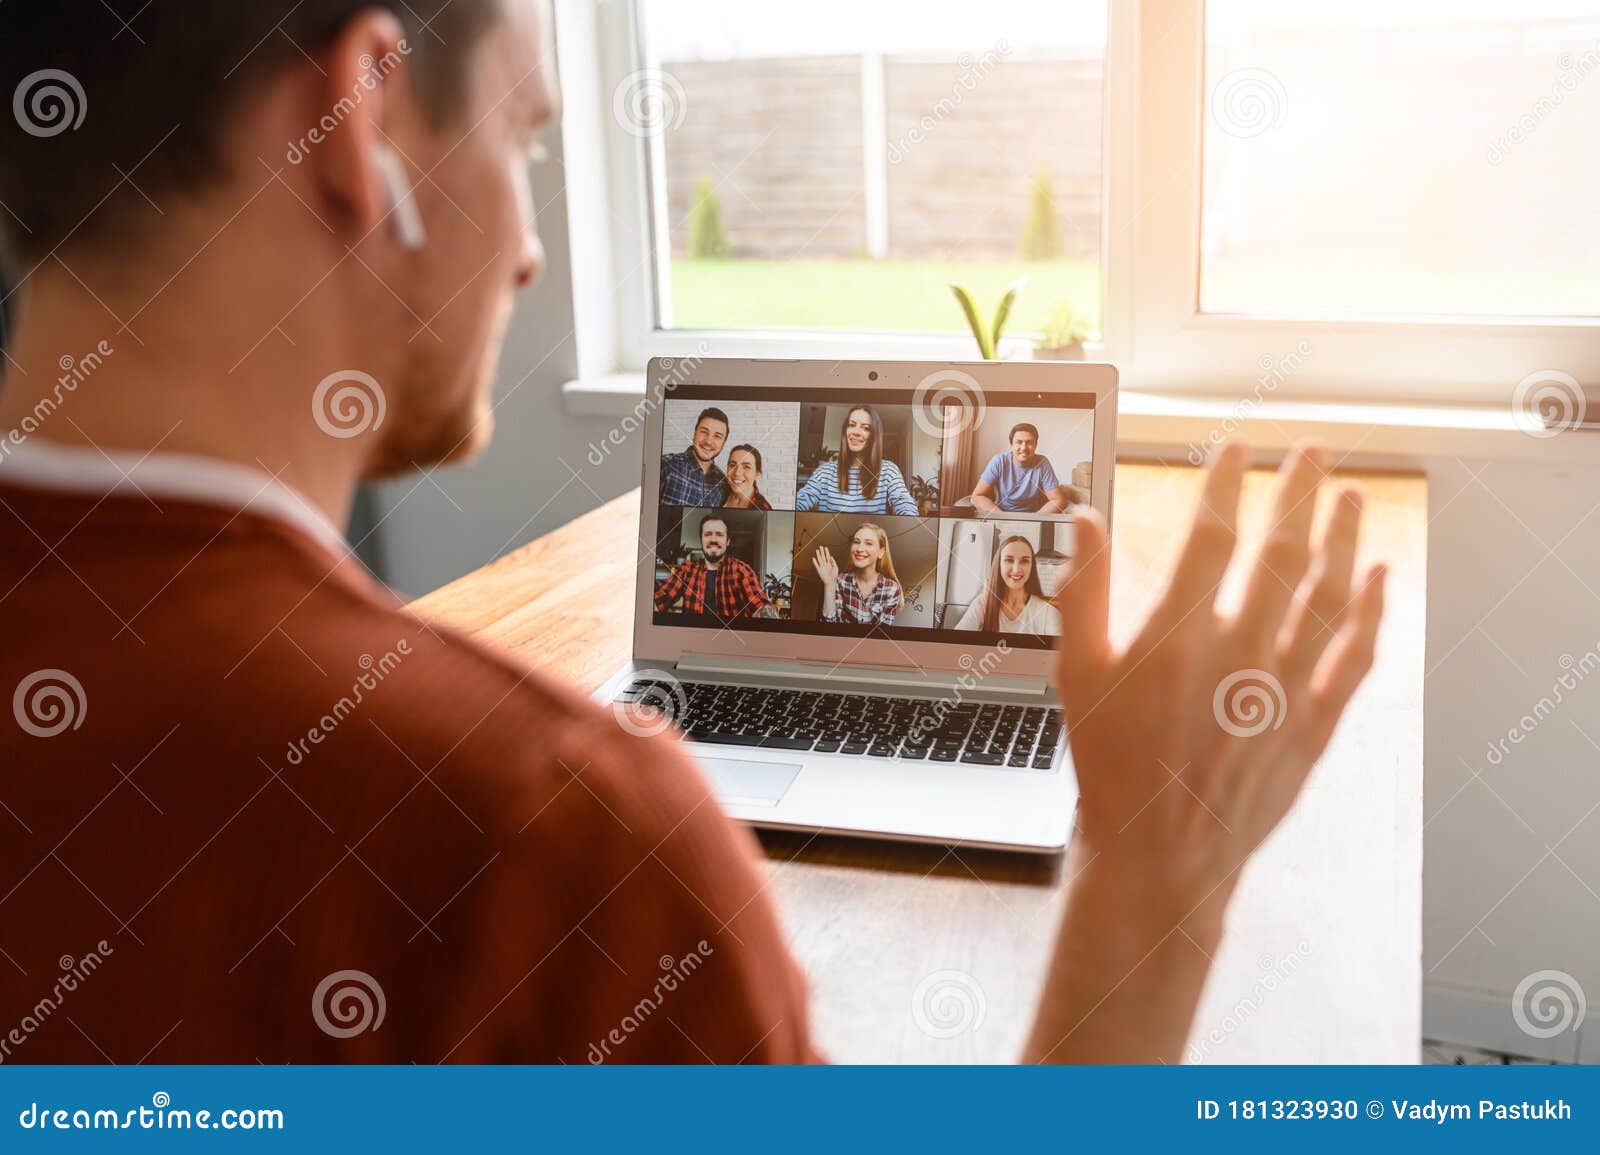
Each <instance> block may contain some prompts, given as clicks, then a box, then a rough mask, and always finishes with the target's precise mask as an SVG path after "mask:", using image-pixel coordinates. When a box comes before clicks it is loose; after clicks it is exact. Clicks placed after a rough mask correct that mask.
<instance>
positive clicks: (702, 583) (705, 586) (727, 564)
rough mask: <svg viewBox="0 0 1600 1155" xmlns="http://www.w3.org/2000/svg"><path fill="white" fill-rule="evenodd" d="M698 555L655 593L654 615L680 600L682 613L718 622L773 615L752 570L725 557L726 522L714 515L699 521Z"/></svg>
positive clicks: (726, 549) (734, 559)
mask: <svg viewBox="0 0 1600 1155" xmlns="http://www.w3.org/2000/svg"><path fill="white" fill-rule="evenodd" d="M700 552H701V553H702V554H703V555H704V556H703V558H690V559H689V560H688V561H686V562H684V563H683V564H682V565H680V566H679V567H678V568H677V569H675V570H673V571H672V576H671V577H669V578H668V579H667V580H666V581H664V582H662V583H661V588H660V589H658V590H656V597H655V605H656V610H657V611H658V612H666V611H668V610H671V609H672V608H673V603H674V602H679V601H681V602H682V609H683V612H684V613H690V614H710V615H712V616H713V617H716V618H719V619H721V620H722V621H731V620H732V619H734V618H745V617H759V618H770V617H776V616H777V611H776V610H774V609H773V608H772V603H771V602H770V601H768V600H767V595H766V592H765V591H764V590H763V589H762V588H761V579H760V578H759V577H757V576H756V571H755V570H753V569H751V568H750V567H749V566H748V565H746V564H745V563H744V562H742V561H740V560H739V559H738V558H736V557H729V556H728V523H727V522H725V521H723V520H722V518H720V517H718V516H716V515H715V514H708V515H707V516H706V517H705V518H704V519H702V520H701V522H700Z"/></svg>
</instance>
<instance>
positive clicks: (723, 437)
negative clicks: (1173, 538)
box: [653, 385, 1095, 648]
mask: <svg viewBox="0 0 1600 1155" xmlns="http://www.w3.org/2000/svg"><path fill="white" fill-rule="evenodd" d="M752 392H753V391H751V390H740V389H730V388H723V387H717V388H714V387H709V386H698V387H697V386H690V385H680V386H678V387H676V388H675V389H674V390H673V392H672V394H671V396H670V397H669V398H668V399H667V400H666V401H665V403H664V406H663V408H664V421H663V427H662V428H663V434H662V437H663V440H662V445H661V485H660V491H659V509H658V511H657V518H656V547H655V557H654V562H655V575H654V584H653V588H654V599H653V600H654V605H653V612H654V619H653V620H654V622H655V624H656V625H659V626H690V627H697V628H702V629H703V628H707V627H710V628H715V629H730V630H759V631H779V632H790V633H806V634H820V635H836V636H869V637H889V638H901V639H905V640H911V641H923V642H928V641H933V642H939V641H944V642H955V643H961V644H964V645H972V644H974V643H989V644H993V643H994V642H995V641H997V640H999V639H1001V638H1004V639H1006V640H1007V642H1008V643H1010V644H1014V645H1018V646H1019V647H1024V648H1026V647H1035V648H1042V647H1047V646H1049V645H1050V644H1051V638H1052V637H1053V636H1054V635H1056V634H1058V633H1060V628H1061V625H1060V616H1059V614H1058V613H1057V611H1056V609H1055V606H1054V605H1053V598H1054V596H1055V594H1056V592H1057V590H1058V589H1059V588H1060V585H1061V582H1062V580H1063V578H1064V577H1065V573H1066V566H1067V561H1068V559H1069V558H1071V556H1072V551H1073V539H1074V535H1073V519H1072V514H1071V512H1070V511H1071V510H1072V508H1073V507H1074V506H1075V505H1078V504H1087V503H1088V502H1089V500H1090V488H1091V485H1092V481H1093V478H1092V470H1093V460H1094V416H1095V412H1094V394H1092V393H1066V394H1060V393H1051V394H1043V393H1040V394H1029V393H1020V394H1018V393H1007V394H1005V396H1004V404H1003V405H997V404H984V403H983V400H982V399H981V398H976V397H971V396H954V395H951V396H946V397H943V398H940V399H937V400H936V401H934V402H932V403H921V401H920V399H919V400H918V401H917V402H914V401H913V398H912V396H911V395H910V394H908V393H907V392H905V391H902V390H884V391H878V392H874V391H863V390H859V389H850V390H835V391H827V390H816V389H804V390H786V389H763V390H761V391H760V392H759V394H758V396H759V397H760V400H752V399H751V395H752Z"/></svg>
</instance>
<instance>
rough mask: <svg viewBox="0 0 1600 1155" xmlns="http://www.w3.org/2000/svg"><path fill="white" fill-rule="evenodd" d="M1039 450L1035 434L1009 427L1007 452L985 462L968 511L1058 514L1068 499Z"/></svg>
mask: <svg viewBox="0 0 1600 1155" xmlns="http://www.w3.org/2000/svg"><path fill="white" fill-rule="evenodd" d="M1038 450H1039V430H1038V429H1037V428H1035V427H1034V426H1032V425H1029V424H1028V423H1027V422H1025V421H1024V422H1022V423H1021V424H1018V425H1013V426H1012V427H1011V450H1010V452H1007V451H1005V450H1002V451H1001V452H999V453H996V454H995V455H994V456H993V457H991V458H990V459H989V464H988V465H985V466H984V467H983V475H982V476H981V477H979V479H978V487H977V488H976V489H974V490H973V491H972V508H973V509H976V510H978V511H979V512H987V513H997V512H1004V513H1062V512H1064V511H1065V510H1066V508H1067V503H1068V501H1069V500H1070V498H1069V497H1068V495H1067V489H1066V486H1064V485H1062V484H1061V481H1060V479H1059V478H1057V477H1056V471H1055V470H1054V469H1052V468H1051V466H1050V459H1049V458H1048V457H1045V456H1044V455H1042V454H1041V453H1039V452H1038Z"/></svg>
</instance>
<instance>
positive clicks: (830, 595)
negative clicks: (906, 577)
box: [811, 522, 906, 626]
mask: <svg viewBox="0 0 1600 1155" xmlns="http://www.w3.org/2000/svg"><path fill="white" fill-rule="evenodd" d="M811 563H812V564H813V565H814V566H816V568H817V577H818V578H820V579H821V580H822V620H823V621H825V622H838V621H845V622H855V623H858V624H860V625H884V626H888V625H893V624H894V616H895V614H897V613H899V612H900V609H901V607H903V606H904V605H905V604H906V596H905V593H904V591H902V590H901V588H900V581H899V579H898V578H896V577H895V574H894V561H893V559H891V558H890V557H889V535H888V534H886V533H884V532H883V527H882V526H881V525H874V524H872V523H871V522H867V523H865V524H863V525H859V526H857V527H856V531H855V533H853V534H851V535H850V568H849V569H847V570H844V571H843V572H840V569H839V563H838V561H837V560H835V558H834V556H833V551H832V550H830V549H827V548H826V547H824V546H818V547H817V552H816V553H815V554H814V555H812V558H811Z"/></svg>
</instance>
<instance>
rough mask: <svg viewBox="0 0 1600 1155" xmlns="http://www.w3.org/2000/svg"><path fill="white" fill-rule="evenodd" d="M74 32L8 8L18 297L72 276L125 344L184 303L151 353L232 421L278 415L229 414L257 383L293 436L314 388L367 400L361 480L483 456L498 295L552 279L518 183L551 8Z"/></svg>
mask: <svg viewBox="0 0 1600 1155" xmlns="http://www.w3.org/2000/svg"><path fill="white" fill-rule="evenodd" d="M69 7H70V11H71V15H70V18H68V16H67V15H65V14H64V13H63V11H62V7H61V6H60V5H46V4H37V3H35V4H16V5H8V6H7V10H6V14H5V17H4V20H5V25H6V27H5V34H4V36H0V89H3V91H4V92H5V93H8V94H14V96H15V102H16V103H15V111H16V115H14V116H7V117H0V201H4V203H5V204H6V205H7V206H8V207H9V209H10V210H11V211H10V213H6V214H0V217H3V218H4V219H3V220H0V227H4V228H5V245H6V249H7V252H8V253H9V254H10V256H11V257H12V260H13V263H14V265H15V268H14V269H13V272H14V279H22V280H32V279H33V278H34V277H35V275H36V273H37V274H38V275H39V279H40V280H48V279H49V278H50V277H52V276H56V275H58V274H59V270H60V269H62V268H65V269H70V271H71V273H72V274H73V276H74V278H76V279H81V281H82V282H83V283H85V284H87V285H88V286H89V287H90V288H92V289H94V290H95V291H96V294H97V295H100V296H109V297H110V298H111V299H113V300H116V299H118V295H119V294H120V295H121V298H122V299H124V300H132V301H133V305H132V306H131V307H130V312H133V315H131V316H130V315H129V314H128V313H122V314H121V315H122V318H123V319H124V321H125V322H126V325H127V328H129V329H131V330H132V332H133V333H134V334H140V333H141V325H143V326H144V327H145V328H146V329H148V328H152V327H158V325H159V322H158V321H157V320H155V318H158V317H159V316H160V315H161V310H162V309H164V308H167V309H170V308H174V307H175V305H174V303H175V302H178V301H182V302H184V304H185V307H186V309H187V313H188V317H189V320H190V325H189V327H188V330H187V331H186V332H185V333H184V341H183V342H182V343H181V345H180V343H179V342H177V341H169V342H167V344H166V346H165V347H163V348H160V349H159V350H153V351H152V352H153V353H155V352H159V353H160V354H161V355H162V356H164V358H165V364H166V366H168V367H169V368H170V371H171V372H172V373H173V375H174V376H176V375H178V374H180V373H182V372H183V371H184V370H185V369H188V370H189V371H191V372H192V371H193V362H194V361H195V359H196V357H197V355H198V354H197V350H199V351H203V352H204V353H206V354H208V355H210V357H211V358H212V359H213V360H218V359H220V361H221V363H222V364H223V365H224V366H227V365H229V364H231V365H232V366H233V367H232V369H228V370H227V375H228V376H229V377H230V378H231V379H230V380H225V381H223V380H219V381H217V382H216V388H217V390H218V391H219V393H220V392H222V391H229V396H228V398H227V399H226V400H222V399H220V398H219V400H218V402H217V404H218V406H219V407H221V408H226V407H227V406H230V405H231V406H234V407H235V409H233V410H230V412H236V413H240V414H243V413H248V412H249V411H250V407H251V406H252V405H258V406H259V405H260V404H261V403H262V402H263V401H276V400H278V398H276V397H250V398H243V397H238V396H237V395H238V394H239V393H240V392H241V391H242V390H241V383H242V382H244V381H249V380H251V379H252V372H254V373H255V374H256V375H257V376H261V375H265V374H268V373H271V374H274V375H276V376H277V377H278V380H277V389H278V391H279V395H280V396H287V395H293V396H294V397H295V398H296V399H297V400H299V401H303V403H304V406H305V410H304V411H305V413H306V414H307V416H308V417H309V416H310V415H311V407H310V400H311V397H312V394H313V392H314V391H315V390H316V387H317V385H318V384H319V382H321V381H322V380H323V379H325V378H327V377H328V376H329V375H330V374H336V373H341V372H342V373H346V374H347V375H350V376H353V375H354V374H355V373H360V374H364V375H365V376H367V377H369V378H371V379H373V380H375V381H376V382H377V383H378V387H379V388H380V389H381V390H382V399H383V402H384V406H383V408H384V411H385V420H383V421H382V422H381V423H380V424H377V425H375V426H374V427H373V428H372V429H371V430H370V432H364V433H363V434H362V439H361V441H360V442H358V443H357V444H359V446H360V452H361V453H362V454H363V455H364V460H363V470H364V472H367V473H369V474H381V473H386V472H393V471H396V470H398V469H403V468H406V467H408V466H409V465H410V464H412V463H413V462H415V463H418V464H428V463H431V462H437V461H441V460H446V459H451V458H458V457H463V456H466V455H468V454H470V453H471V451H472V450H473V449H475V448H476V447H478V446H479V445H481V444H482V442H483V441H484V440H485V439H486V438H487V435H488V432H489V429H490V425H491V422H490V408H489V387H490V384H491V381H492V377H493V373H494V368H495V363H496V359H497V355H498V350H499V345H500V341H501V338H502V336H503V332H504V327H505V323H506V321H507V320H508V318H509V314H510V306H511V298H512V294H513V292H514V290H515V289H517V288H519V287H521V286H522V285H525V284H527V283H529V282H530V281H531V280H532V279H534V278H535V277H536V276H537V275H538V273H539V271H540V268H541V265H542V261H543V255H542V252H541V250H540V248H539V244H538V240H537V236H536V234H535V231H534V222H533V217H532V208H531V204H530V200H531V198H530V197H529V194H528V187H527V172H526V164H527V159H528V157H527V152H528V148H529V146H530V144H531V143H532V139H531V138H532V135H533V133H534V132H535V131H536V130H537V129H538V128H539V127H540V126H541V125H543V124H544V123H546V122H548V121H549V120H550V119H551V117H552V116H553V115H554V107H555V95H554V88H553V76H552V68H551V67H550V65H549V63H548V58H547V53H548V50H549V42H550V37H551V29H550V28H549V27H548V24H547V23H546V22H545V20H544V15H543V14H544V7H545V6H544V4H543V3H541V0H404V2H402V0H301V2H299V3H296V2H295V0H259V2H257V0H252V2H250V3H244V4H219V3H214V2H213V0H160V2H158V3H155V4H151V5H145V6H143V7H140V6H139V5H137V4H132V3H122V2H121V0H117V2H116V3H115V4H110V5H107V4H101V3H99V2H98V0H96V2H94V3H89V2H87V0H86V2H84V3H81V4H79V3H73V4H71V5H70V6H69ZM112 8H116V9H119V10H120V12H121V15H120V16H119V15H118V14H117V13H116V12H113V11H112V10H111V9H112ZM13 9H15V11H13ZM124 21H126V23H124ZM80 117H81V119H80ZM397 196H398V198H399V200H400V201H401V202H406V201H409V202H410V203H409V205H406V206H404V207H403V209H402V212H400V213H396V212H395V211H394V210H395V207H396V197H397ZM408 214H413V215H414V216H415V218H416V219H417V221H418V222H419V223H420V225H421V232H422V234H423V238H424V239H422V240H421V243H420V244H419V245H409V244H407V243H406V242H405V239H404V237H403V236H402V233H401V230H400V229H399V228H398V227H397V224H396V222H397V221H398V220H400V219H401V218H402V217H404V216H405V215H408ZM36 284H37V283H36V282H35V284H28V285H25V288H26V289H27V290H30V291H31V290H32V289H34V288H35V287H36ZM201 286H205V287H206V288H207V289H209V292H207V293H205V294H204V295H202V294H201V292H200V287H201ZM219 287H220V288H219ZM135 310H136V312H134V311H135ZM119 312H120V310H119ZM23 321H24V324H26V323H27V315H26V312H25V313H24V317H23ZM119 335H120V331H119ZM124 344H126V345H132V344H134V341H133V339H132V338H131V337H129V338H127V339H126V340H125V341H124Z"/></svg>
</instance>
